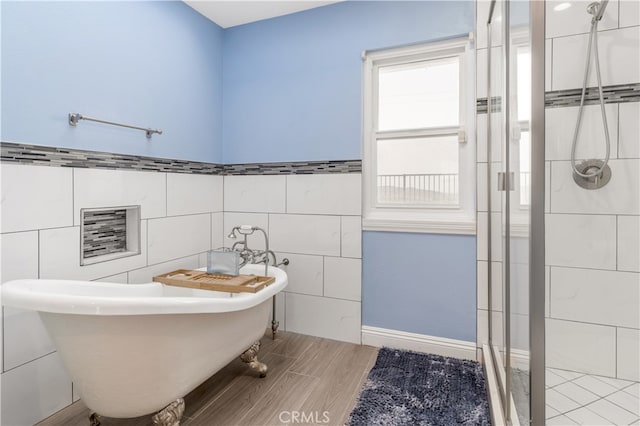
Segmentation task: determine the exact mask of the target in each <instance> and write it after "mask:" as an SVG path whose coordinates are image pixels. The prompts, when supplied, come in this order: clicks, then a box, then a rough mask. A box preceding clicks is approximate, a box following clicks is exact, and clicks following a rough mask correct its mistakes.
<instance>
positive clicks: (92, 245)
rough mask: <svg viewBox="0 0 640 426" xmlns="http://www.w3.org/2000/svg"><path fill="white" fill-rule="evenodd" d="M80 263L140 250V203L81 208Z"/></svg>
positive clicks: (88, 262)
mask: <svg viewBox="0 0 640 426" xmlns="http://www.w3.org/2000/svg"><path fill="white" fill-rule="evenodd" d="M80 217H81V218H82V223H81V226H80V227H81V232H80V234H81V236H80V238H81V259H80V264H81V265H89V264H93V263H98V262H105V261H108V260H113V259H118V258H121V257H126V256H134V255H137V254H140V232H139V230H140V225H139V223H140V207H139V206H133V207H113V208H101V209H81V210H80Z"/></svg>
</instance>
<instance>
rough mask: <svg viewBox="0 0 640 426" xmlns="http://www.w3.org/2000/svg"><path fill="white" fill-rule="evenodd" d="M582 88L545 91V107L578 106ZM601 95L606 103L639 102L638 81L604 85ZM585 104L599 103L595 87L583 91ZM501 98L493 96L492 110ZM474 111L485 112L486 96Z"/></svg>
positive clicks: (498, 106) (639, 86) (477, 102)
mask: <svg viewBox="0 0 640 426" xmlns="http://www.w3.org/2000/svg"><path fill="white" fill-rule="evenodd" d="M581 96H582V89H569V90H555V91H552V92H546V93H545V96H544V98H545V100H544V106H545V108H561V107H577V106H580V97H581ZM602 97H603V98H604V103H606V104H617V103H623V102H640V83H636V84H618V85H615V86H605V87H603V88H602ZM584 99H585V102H584V104H585V105H595V104H599V103H600V94H599V92H598V88H597V87H588V88H587V92H586V93H585V97H584ZM501 102H502V100H501V98H500V97H499V96H496V97H495V98H493V103H492V105H493V109H492V112H499V111H500V109H501ZM476 113H477V114H486V113H487V98H478V99H477V100H476Z"/></svg>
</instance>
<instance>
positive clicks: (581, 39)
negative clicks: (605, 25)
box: [552, 27, 640, 90]
mask: <svg viewBox="0 0 640 426" xmlns="http://www.w3.org/2000/svg"><path fill="white" fill-rule="evenodd" d="M588 39H589V35H588V34H580V35H574V36H568V37H562V38H557V39H554V40H553V59H552V60H553V71H552V73H553V74H552V77H553V78H552V89H553V90H563V89H575V88H580V87H581V85H582V80H583V76H584V66H585V61H586V55H587V43H588ZM598 48H599V50H600V52H606V55H604V53H603V54H602V57H601V66H600V67H601V72H602V84H603V85H605V86H609V85H613V84H625V83H637V82H639V81H640V27H628V28H621V29H617V30H611V31H603V32H600V33H599V34H598ZM596 85H597V81H596V73H595V72H592V73H591V75H590V80H589V82H588V86H589V87H593V86H596Z"/></svg>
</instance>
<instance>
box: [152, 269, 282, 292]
mask: <svg viewBox="0 0 640 426" xmlns="http://www.w3.org/2000/svg"><path fill="white" fill-rule="evenodd" d="M153 281H155V282H160V283H162V284H166V285H172V286H176V287H188V288H197V289H199V290H213V291H224V292H228V293H256V292H258V291H260V290H262V289H263V288H265V287H266V286H268V285H269V284H271V283H273V282H274V281H275V278H274V277H262V276H258V275H225V274H209V273H206V272H202V271H193V270H191V269H178V270H175V271H173V272H169V273H166V274H162V275H158V276H156V277H153Z"/></svg>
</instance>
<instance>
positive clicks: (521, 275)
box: [510, 263, 529, 333]
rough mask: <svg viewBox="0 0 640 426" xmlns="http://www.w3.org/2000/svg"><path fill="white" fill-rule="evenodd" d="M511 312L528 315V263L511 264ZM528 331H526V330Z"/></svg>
mask: <svg viewBox="0 0 640 426" xmlns="http://www.w3.org/2000/svg"><path fill="white" fill-rule="evenodd" d="M510 271H511V313H512V314H513V315H521V316H528V315H529V264H528V263H514V264H512V265H511V270H510ZM527 333H528V332H527Z"/></svg>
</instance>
